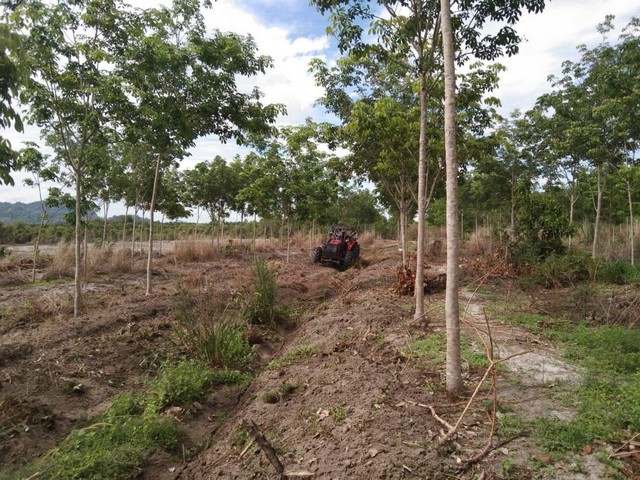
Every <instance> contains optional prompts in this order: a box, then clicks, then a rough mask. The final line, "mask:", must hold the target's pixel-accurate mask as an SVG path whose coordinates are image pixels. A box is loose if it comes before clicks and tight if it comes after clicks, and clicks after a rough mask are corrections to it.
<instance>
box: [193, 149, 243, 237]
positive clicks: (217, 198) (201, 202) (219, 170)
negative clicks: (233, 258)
mask: <svg viewBox="0 0 640 480" xmlns="http://www.w3.org/2000/svg"><path fill="white" fill-rule="evenodd" d="M235 173H236V172H235V171H234V170H233V169H232V168H231V166H230V165H228V164H227V161H226V160H225V159H223V158H222V157H220V156H219V155H216V157H215V158H214V159H213V161H211V162H200V163H197V164H196V165H195V167H194V168H193V169H190V170H185V171H184V172H183V175H184V176H183V182H184V183H185V184H186V185H185V188H186V190H187V192H188V193H187V195H188V198H189V203H190V204H191V205H193V206H198V207H201V208H202V209H204V210H205V211H206V212H207V213H208V214H209V217H210V219H211V226H212V227H215V228H212V234H213V232H217V236H216V238H217V248H220V234H221V226H222V222H224V219H225V218H226V217H227V216H228V215H229V213H230V210H231V208H232V206H233V204H234V199H235V197H236V195H237V192H238V188H239V185H238V179H237V176H236V175H235ZM212 242H213V241H212Z"/></svg>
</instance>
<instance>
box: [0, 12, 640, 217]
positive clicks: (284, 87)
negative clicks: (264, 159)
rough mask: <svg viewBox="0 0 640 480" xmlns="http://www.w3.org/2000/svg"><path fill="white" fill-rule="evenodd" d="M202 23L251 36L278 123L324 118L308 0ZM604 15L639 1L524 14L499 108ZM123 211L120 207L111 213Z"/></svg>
mask: <svg viewBox="0 0 640 480" xmlns="http://www.w3.org/2000/svg"><path fill="white" fill-rule="evenodd" d="M133 3H135V5H136V6H139V7H141V8H144V7H155V6H157V4H158V2H157V1H154V0H136V1H135V2H133ZM204 14H205V19H206V23H207V25H208V27H209V28H218V29H220V30H222V31H234V32H237V33H241V34H251V35H252V36H253V37H254V39H255V41H256V43H257V45H258V48H259V51H260V53H261V54H265V55H270V56H271V57H272V58H273V60H274V68H272V69H271V70H270V71H268V72H267V74H266V75H264V76H261V77H254V78H251V79H249V80H248V81H243V82H242V84H241V85H242V86H243V87H244V88H247V89H249V88H250V87H252V86H254V85H257V86H258V87H259V88H260V89H261V90H262V91H263V93H264V94H265V101H266V102H269V103H276V102H277V103H284V104H285V105H286V107H287V111H288V116H287V117H282V118H280V119H279V122H278V123H279V124H281V125H284V124H299V123H302V122H304V119H305V118H306V117H309V116H310V117H312V118H314V119H323V118H325V113H324V112H323V111H322V109H321V108H318V107H314V102H315V101H316V100H317V98H319V97H320V96H321V95H322V90H321V89H320V88H319V87H317V86H316V85H315V84H314V82H313V78H312V76H311V75H310V74H309V73H308V71H307V70H308V64H309V61H310V60H311V59H312V58H314V57H319V58H322V59H323V60H325V61H327V62H331V61H333V60H335V59H336V58H337V57H338V52H337V51H336V48H335V45H336V42H335V40H334V39H332V38H329V37H327V36H326V34H325V32H326V27H327V25H328V23H329V20H328V18H326V17H322V16H321V15H320V14H319V13H318V12H317V11H316V10H315V8H313V7H310V6H309V4H308V1H307V0H218V1H216V2H214V3H213V8H212V9H210V10H209V9H207V10H205V12H204ZM606 14H614V15H615V16H616V20H615V24H616V26H617V27H618V31H617V32H616V33H615V35H614V38H615V37H617V35H618V32H619V29H620V28H622V27H623V26H624V25H626V24H627V23H628V21H629V19H630V18H631V17H632V16H640V3H639V2H637V1H635V0H551V1H550V2H549V3H548V4H547V7H546V9H545V11H544V12H543V13H542V14H540V15H524V16H523V18H522V19H521V21H520V23H519V24H518V25H517V27H516V28H517V30H518V31H519V33H520V34H521V35H522V36H523V37H524V38H525V42H524V43H523V44H522V45H521V48H520V54H519V55H517V56H516V57H512V58H503V59H501V60H500V63H502V64H504V65H505V66H506V67H507V71H506V72H504V73H503V74H502V75H501V84H500V88H499V90H498V91H497V92H494V94H495V95H496V96H497V97H498V98H500V99H501V100H502V103H503V107H502V109H501V113H503V114H505V115H507V114H508V113H510V112H511V111H513V110H514V109H515V108H520V109H522V110H526V109H528V108H530V107H531V106H533V103H534V102H535V99H536V98H537V97H538V96H539V95H541V94H542V93H544V92H546V91H548V89H549V84H548V83H547V77H548V76H549V75H551V74H558V73H559V72H560V68H561V63H562V61H564V60H567V59H569V60H577V59H578V53H577V51H576V46H577V45H579V44H583V43H584V44H587V45H589V46H594V45H596V44H597V43H599V42H600V40H601V37H600V36H599V34H598V33H597V32H596V30H595V26H596V25H597V24H598V23H600V22H602V21H603V20H604V17H605V15H606ZM4 135H5V136H6V137H8V138H9V139H10V141H11V143H12V145H13V146H14V147H16V148H19V147H20V146H21V143H22V142H23V141H27V140H31V141H35V142H40V140H39V132H38V130H37V129H36V128H34V127H28V128H27V130H26V132H25V134H17V133H15V132H12V131H6V132H5V134H4ZM238 152H242V151H240V150H239V149H238V148H237V147H236V146H235V145H233V144H232V143H228V144H226V145H221V144H220V143H219V142H217V141H216V140H215V139H214V138H204V139H201V140H199V141H198V142H197V145H196V147H195V148H194V149H193V150H192V152H191V153H192V155H191V157H188V158H187V159H186V160H184V161H183V164H182V165H183V167H182V168H191V167H193V165H194V164H195V163H197V162H200V161H204V160H211V159H213V158H214V157H215V156H216V155H221V156H222V157H224V158H229V159H230V158H232V157H233V155H234V154H235V153H238ZM14 178H15V180H16V186H15V187H7V186H0V201H5V202H17V201H22V202H32V201H36V200H37V192H36V191H34V190H33V189H30V188H27V187H24V186H23V185H22V180H23V179H24V178H25V177H24V175H22V174H19V173H17V174H16V175H14ZM119 213H122V212H121V211H119V208H117V207H116V208H114V209H112V214H119Z"/></svg>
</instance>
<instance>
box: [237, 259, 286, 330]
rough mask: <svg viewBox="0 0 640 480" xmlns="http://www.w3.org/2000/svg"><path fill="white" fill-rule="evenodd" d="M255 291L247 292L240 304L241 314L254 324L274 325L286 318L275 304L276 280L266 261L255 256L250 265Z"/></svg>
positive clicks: (276, 293) (276, 294)
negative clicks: (242, 302)
mask: <svg viewBox="0 0 640 480" xmlns="http://www.w3.org/2000/svg"><path fill="white" fill-rule="evenodd" d="M252 274H253V280H254V285H255V291H254V292H252V293H250V294H248V295H247V296H246V298H245V301H244V304H243V305H242V316H243V317H244V318H245V320H246V321H247V322H249V323H251V324H254V325H271V326H275V325H276V324H277V323H278V322H280V321H284V320H286V315H285V314H284V312H283V311H282V310H281V309H279V308H278V307H277V306H276V297H277V296H278V282H277V279H276V276H275V274H274V273H273V272H272V271H271V269H270V268H269V265H268V264H267V262H265V261H264V260H263V259H262V258H260V257H256V258H255V260H254V262H253V267H252Z"/></svg>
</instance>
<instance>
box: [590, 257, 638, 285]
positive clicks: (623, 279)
mask: <svg viewBox="0 0 640 480" xmlns="http://www.w3.org/2000/svg"><path fill="white" fill-rule="evenodd" d="M596 279H597V280H599V281H600V282H603V283H612V284H615V285H637V284H638V283H640V267H639V266H638V265H631V263H630V262H628V261H626V260H615V261H605V262H602V263H601V264H599V265H597V272H596Z"/></svg>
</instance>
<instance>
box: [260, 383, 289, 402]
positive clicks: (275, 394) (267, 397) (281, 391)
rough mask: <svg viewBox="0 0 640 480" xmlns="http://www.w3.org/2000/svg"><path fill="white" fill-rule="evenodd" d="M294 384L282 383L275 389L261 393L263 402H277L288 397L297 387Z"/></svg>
mask: <svg viewBox="0 0 640 480" xmlns="http://www.w3.org/2000/svg"><path fill="white" fill-rule="evenodd" d="M297 388H298V387H296V386H295V385H291V384H290V383H283V384H282V385H280V387H279V388H278V389H277V390H270V391H268V392H264V393H263V394H262V401H263V402H264V403H278V402H280V401H284V400H286V399H287V398H289V397H290V396H291V395H292V394H293V393H294V392H295V391H296V389H297Z"/></svg>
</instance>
